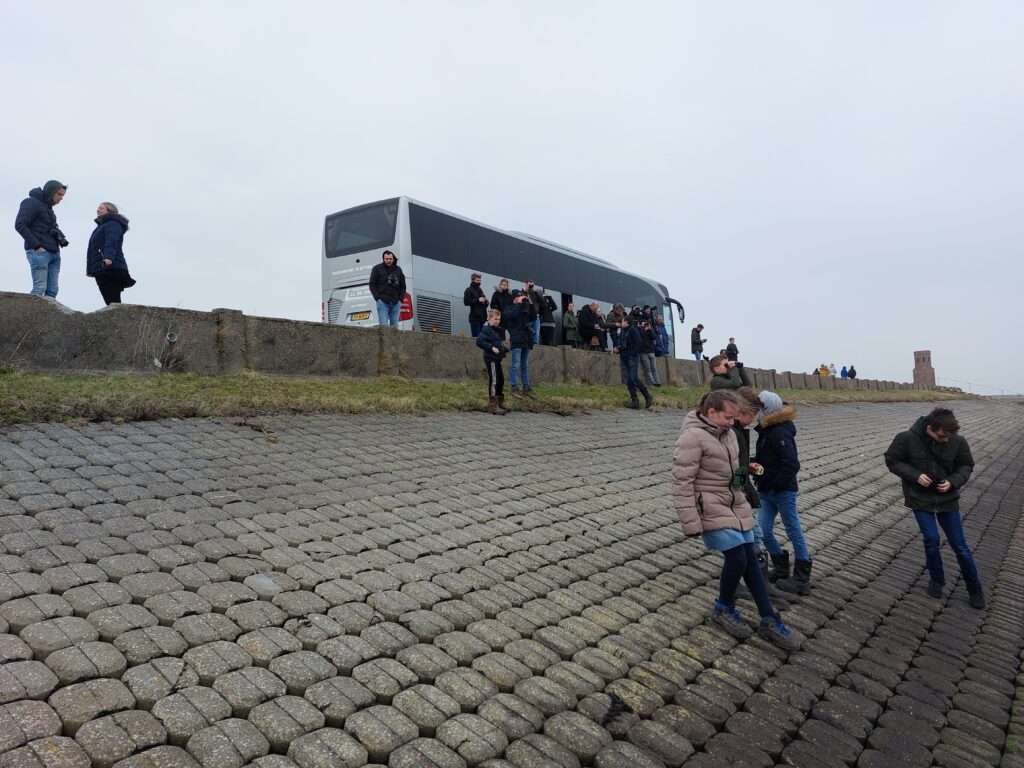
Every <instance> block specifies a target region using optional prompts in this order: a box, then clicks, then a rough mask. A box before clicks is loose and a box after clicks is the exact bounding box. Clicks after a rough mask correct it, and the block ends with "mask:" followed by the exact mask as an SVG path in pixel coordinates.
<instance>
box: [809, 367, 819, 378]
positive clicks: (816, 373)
mask: <svg viewBox="0 0 1024 768" xmlns="http://www.w3.org/2000/svg"><path fill="white" fill-rule="evenodd" d="M811 376H817V377H818V378H821V368H815V369H814V370H813V371H811Z"/></svg>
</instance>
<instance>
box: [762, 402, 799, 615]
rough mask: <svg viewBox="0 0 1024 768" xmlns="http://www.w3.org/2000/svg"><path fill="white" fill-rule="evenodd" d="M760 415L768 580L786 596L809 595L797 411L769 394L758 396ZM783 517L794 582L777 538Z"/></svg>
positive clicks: (763, 516) (764, 531) (763, 518)
mask: <svg viewBox="0 0 1024 768" xmlns="http://www.w3.org/2000/svg"><path fill="white" fill-rule="evenodd" d="M758 399H759V400H760V401H761V405H762V407H761V411H760V413H758V419H757V421H758V424H757V426H756V427H755V429H756V430H757V446H756V447H755V449H754V452H755V454H756V455H755V456H754V458H753V461H756V462H757V463H758V464H760V465H761V468H762V469H763V472H762V473H761V474H760V475H758V476H756V477H755V478H754V485H756V486H757V495H758V496H759V497H760V499H761V513H760V515H759V516H758V522H759V524H760V526H761V535H762V536H763V537H764V546H765V549H767V550H768V556H769V557H770V558H771V560H772V566H773V568H772V570H771V571H770V572H769V575H768V580H769V581H771V582H772V583H773V584H775V586H776V587H778V588H779V589H781V590H784V591H785V592H796V593H797V594H798V595H806V594H809V593H810V591H811V583H810V582H811V566H812V562H811V555H810V552H809V551H808V549H807V542H806V541H804V532H803V527H802V526H801V525H800V512H799V510H798V509H797V505H796V496H797V490H798V487H797V481H796V476H797V473H798V472H799V471H800V458H799V456H798V455H797V450H796V424H794V423H793V421H794V420H795V419H796V408H794V407H793V406H791V405H786V404H785V403H783V402H782V398H781V397H779V396H778V395H777V394H776V393H774V392H768V391H767V390H765V391H763V392H761V393H760V394H759V395H758ZM776 515H778V516H779V517H781V518H782V525H783V527H784V528H785V529H786V536H787V537H788V538H789V543H790V544H792V545H793V555H794V558H795V562H794V563H793V575H792V578H791V577H790V575H789V567H790V564H789V552H788V551H787V550H784V549H783V548H782V546H781V545H780V544H779V542H778V541H777V540H776V539H775V516H776Z"/></svg>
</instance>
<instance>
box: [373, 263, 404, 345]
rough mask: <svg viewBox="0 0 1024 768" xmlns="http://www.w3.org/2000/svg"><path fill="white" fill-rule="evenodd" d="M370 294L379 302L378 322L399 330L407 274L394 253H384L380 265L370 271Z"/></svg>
mask: <svg viewBox="0 0 1024 768" xmlns="http://www.w3.org/2000/svg"><path fill="white" fill-rule="evenodd" d="M370 293H371V295H372V296H373V298H374V300H375V301H376V302H377V322H378V323H379V324H380V325H391V326H392V327H394V328H397V327H398V322H399V317H400V316H401V310H402V299H403V298H405V273H404V272H402V268H401V267H400V266H398V257H397V256H395V254H394V253H393V252H392V251H384V253H383V254H381V260H380V264H377V265H375V266H374V268H373V269H372V270H370Z"/></svg>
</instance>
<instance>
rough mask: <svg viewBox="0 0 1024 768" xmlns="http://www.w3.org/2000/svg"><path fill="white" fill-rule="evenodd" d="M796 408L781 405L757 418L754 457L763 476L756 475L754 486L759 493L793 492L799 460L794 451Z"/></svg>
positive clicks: (795, 488) (798, 469)
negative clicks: (762, 470) (778, 408)
mask: <svg viewBox="0 0 1024 768" xmlns="http://www.w3.org/2000/svg"><path fill="white" fill-rule="evenodd" d="M795 418H796V408H794V407H793V406H791V405H787V406H784V407H783V408H782V410H779V411H775V413H770V414H768V415H767V416H764V417H763V418H762V419H761V423H760V424H758V425H757V426H756V427H755V429H756V430H757V447H756V448H755V451H756V452H757V457H756V458H755V459H754V461H756V462H757V463H758V464H760V465H761V466H762V467H764V474H763V475H757V476H756V477H755V478H754V483H755V484H756V485H757V490H759V491H796V490H797V485H796V475H797V473H798V472H799V471H800V458H799V456H798V455H797V451H796V424H794V423H793V420H794V419H795Z"/></svg>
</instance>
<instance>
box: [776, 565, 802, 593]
mask: <svg viewBox="0 0 1024 768" xmlns="http://www.w3.org/2000/svg"><path fill="white" fill-rule="evenodd" d="M775 586H777V587H778V588H779V589H781V590H784V591H786V592H796V593H797V594H798V595H809V594H811V561H810V560H800V559H799V558H797V560H796V561H795V562H794V563H793V578H791V579H779V580H778V581H777V582H775Z"/></svg>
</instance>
